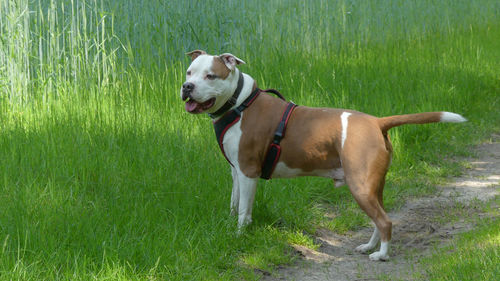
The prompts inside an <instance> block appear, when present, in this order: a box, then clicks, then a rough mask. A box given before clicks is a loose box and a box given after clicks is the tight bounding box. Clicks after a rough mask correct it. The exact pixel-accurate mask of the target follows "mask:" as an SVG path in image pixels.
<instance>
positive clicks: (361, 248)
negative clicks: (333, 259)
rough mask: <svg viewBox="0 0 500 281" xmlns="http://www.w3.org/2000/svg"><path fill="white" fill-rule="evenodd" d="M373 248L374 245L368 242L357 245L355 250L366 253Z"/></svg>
mask: <svg viewBox="0 0 500 281" xmlns="http://www.w3.org/2000/svg"><path fill="white" fill-rule="evenodd" d="M373 248H374V246H372V245H370V244H369V243H367V244H361V245H359V246H357V247H356V249H355V251H356V252H359V253H362V254H364V253H366V252H368V251H370V250H371V249H373Z"/></svg>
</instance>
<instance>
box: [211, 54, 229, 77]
mask: <svg viewBox="0 0 500 281" xmlns="http://www.w3.org/2000/svg"><path fill="white" fill-rule="evenodd" d="M212 71H213V73H214V74H215V75H217V76H218V77H219V78H221V79H226V78H227V77H228V76H229V73H231V70H229V68H227V66H226V65H225V64H224V62H223V61H222V59H221V58H220V57H217V56H215V57H214V62H213V64H212Z"/></svg>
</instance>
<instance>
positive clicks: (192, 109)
mask: <svg viewBox="0 0 500 281" xmlns="http://www.w3.org/2000/svg"><path fill="white" fill-rule="evenodd" d="M214 104H215V98H211V99H209V100H207V101H206V102H197V101H195V100H193V99H191V98H189V99H188V100H187V101H186V111H187V112H189V113H202V112H203V111H205V110H207V109H209V108H211V107H212V106H214Z"/></svg>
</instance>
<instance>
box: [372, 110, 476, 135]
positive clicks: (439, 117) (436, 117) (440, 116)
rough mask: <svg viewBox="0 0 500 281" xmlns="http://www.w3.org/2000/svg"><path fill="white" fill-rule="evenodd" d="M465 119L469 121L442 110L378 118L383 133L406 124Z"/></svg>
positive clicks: (461, 120) (460, 120) (463, 120)
mask: <svg viewBox="0 0 500 281" xmlns="http://www.w3.org/2000/svg"><path fill="white" fill-rule="evenodd" d="M465 121H467V119H465V118H464V117H462V115H460V114H456V113H452V112H446V111H442V112H424V113H416V114H405V115H394V116H388V117H382V118H379V119H378V124H379V126H380V130H382V133H384V134H385V133H386V132H387V131H388V130H389V129H391V128H393V127H397V126H401V125H405V124H426V123H436V122H453V123H459V122H465Z"/></svg>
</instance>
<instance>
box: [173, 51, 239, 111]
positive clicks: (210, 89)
mask: <svg viewBox="0 0 500 281" xmlns="http://www.w3.org/2000/svg"><path fill="white" fill-rule="evenodd" d="M187 55H188V56H191V65H190V66H189V68H188V69H187V71H186V82H184V84H182V88H181V98H182V100H183V101H185V102H186V111H187V112H189V113H202V112H206V113H213V112H215V111H216V110H217V109H219V108H220V107H221V106H223V105H224V103H225V102H226V101H227V100H228V99H229V98H230V97H231V96H232V95H233V92H234V91H235V89H236V87H237V83H238V75H237V74H236V65H238V64H244V63H245V62H244V61H242V60H241V59H239V58H237V57H236V56H234V55H232V54H229V53H225V54H222V55H218V56H212V55H208V54H207V53H206V52H204V51H200V50H195V51H192V52H189V53H187Z"/></svg>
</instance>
